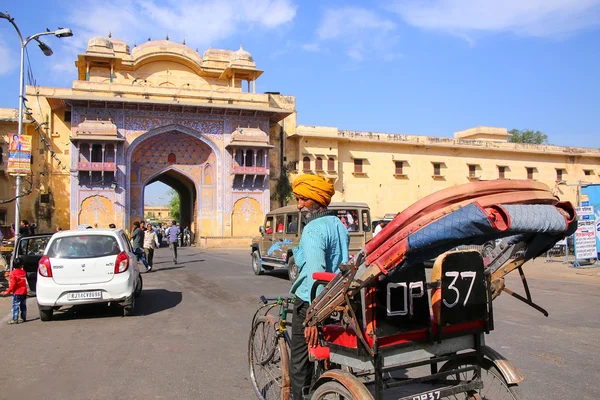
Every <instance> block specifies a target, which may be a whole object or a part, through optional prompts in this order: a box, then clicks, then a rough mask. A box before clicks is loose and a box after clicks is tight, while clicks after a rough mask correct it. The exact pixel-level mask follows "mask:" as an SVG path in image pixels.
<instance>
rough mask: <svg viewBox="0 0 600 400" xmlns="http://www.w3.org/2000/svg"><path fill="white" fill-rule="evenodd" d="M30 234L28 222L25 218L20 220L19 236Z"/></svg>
mask: <svg viewBox="0 0 600 400" xmlns="http://www.w3.org/2000/svg"><path fill="white" fill-rule="evenodd" d="M30 234H31V229H30V227H29V222H28V221H27V220H26V219H22V220H21V224H20V226H19V236H21V237H24V236H29V235H30Z"/></svg>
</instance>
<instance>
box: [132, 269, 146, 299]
mask: <svg viewBox="0 0 600 400" xmlns="http://www.w3.org/2000/svg"><path fill="white" fill-rule="evenodd" d="M139 278H140V280H139V281H138V284H137V287H136V288H135V292H133V295H134V296H135V297H140V295H141V294H142V288H143V287H144V282H142V275H141V274H140V276H139Z"/></svg>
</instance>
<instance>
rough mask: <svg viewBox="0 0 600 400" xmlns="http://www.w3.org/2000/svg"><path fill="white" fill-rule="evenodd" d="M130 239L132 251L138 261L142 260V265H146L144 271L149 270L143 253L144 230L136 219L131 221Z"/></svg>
mask: <svg viewBox="0 0 600 400" xmlns="http://www.w3.org/2000/svg"><path fill="white" fill-rule="evenodd" d="M131 239H132V240H133V253H134V254H135V255H136V256H137V259H138V261H142V263H143V264H144V267H146V272H148V271H150V269H149V268H148V261H147V260H146V255H145V254H144V231H143V230H142V229H141V227H140V223H139V222H137V221H136V222H134V223H133V232H132V233H131Z"/></svg>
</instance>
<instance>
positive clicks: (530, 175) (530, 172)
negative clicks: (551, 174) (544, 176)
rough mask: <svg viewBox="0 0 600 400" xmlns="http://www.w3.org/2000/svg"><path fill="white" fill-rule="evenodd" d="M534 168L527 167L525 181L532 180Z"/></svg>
mask: <svg viewBox="0 0 600 400" xmlns="http://www.w3.org/2000/svg"><path fill="white" fill-rule="evenodd" d="M533 170H534V168H531V167H527V179H529V180H532V179H533V172H534V171H533Z"/></svg>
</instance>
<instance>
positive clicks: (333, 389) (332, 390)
mask: <svg viewBox="0 0 600 400" xmlns="http://www.w3.org/2000/svg"><path fill="white" fill-rule="evenodd" d="M311 400H358V399H354V398H353V397H352V394H350V392H349V391H348V389H346V388H345V387H344V386H343V385H342V384H340V383H338V382H336V381H330V382H325V383H324V384H322V385H321V386H319V387H318V388H317V390H315V392H314V393H313V395H312V397H311Z"/></svg>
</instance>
